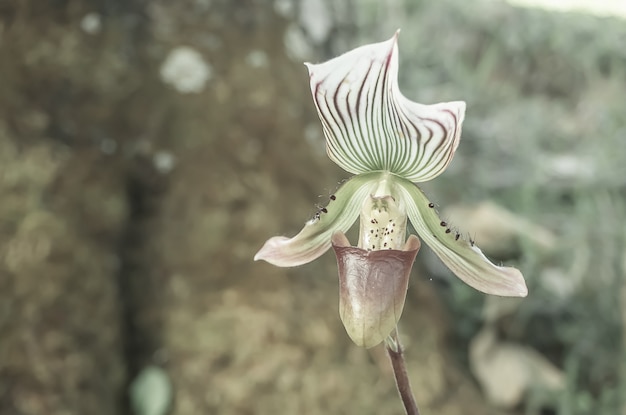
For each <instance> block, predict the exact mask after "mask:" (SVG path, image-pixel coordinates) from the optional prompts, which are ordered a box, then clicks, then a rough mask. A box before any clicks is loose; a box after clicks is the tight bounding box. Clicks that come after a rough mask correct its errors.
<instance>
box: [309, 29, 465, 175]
mask: <svg viewBox="0 0 626 415" xmlns="http://www.w3.org/2000/svg"><path fill="white" fill-rule="evenodd" d="M306 65H307V67H308V69H309V74H310V78H311V79H310V81H311V92H312V94H313V100H314V101H315V105H316V107H317V111H318V114H319V117H320V120H321V121H322V127H323V130H324V135H325V136H326V150H327V152H328V156H329V157H330V158H331V159H332V160H333V161H334V162H335V163H337V164H338V165H339V166H340V167H341V168H343V169H345V170H347V171H349V172H351V173H357V174H358V173H364V172H369V171H379V170H385V171H390V172H392V173H395V174H397V175H398V176H401V177H404V178H406V179H408V180H410V181H412V182H422V181H426V180H430V179H433V178H434V177H436V176H438V175H439V174H441V173H442V172H443V171H444V170H445V168H446V167H447V166H448V164H449V163H450V161H451V160H452V156H453V155H454V152H455V150H456V148H457V146H458V143H459V139H460V137H461V124H462V122H463V119H464V116H465V103H464V102H461V101H455V102H446V103H440V104H435V105H422V104H418V103H416V102H412V101H410V100H409V99H407V98H405V97H404V96H403V95H402V93H401V92H400V90H399V88H398V47H397V33H396V34H395V35H394V36H393V37H392V38H391V39H389V40H388V41H386V42H381V43H375V44H371V45H366V46H362V47H359V48H357V49H354V50H352V51H350V52H348V53H346V54H344V55H341V56H339V57H337V58H334V59H331V60H330V61H328V62H325V63H322V64H318V65H313V64H306Z"/></svg>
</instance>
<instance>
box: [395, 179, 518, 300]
mask: <svg viewBox="0 0 626 415" xmlns="http://www.w3.org/2000/svg"><path fill="white" fill-rule="evenodd" d="M397 183H398V184H399V186H398V187H399V190H400V191H401V193H402V198H403V200H404V202H405V203H406V211H407V215H408V216H409V220H410V221H411V223H412V224H413V227H414V228H415V230H416V231H417V233H418V234H419V236H420V237H421V238H422V240H423V241H424V242H425V243H426V244H427V245H428V246H429V247H430V248H431V249H432V250H433V252H435V254H437V256H438V257H439V258H440V259H441V261H442V262H443V263H444V264H446V266H447V267H448V268H450V270H452V272H454V274H456V276H457V277H459V278H460V279H461V280H463V281H464V282H465V283H466V284H468V285H469V286H471V287H473V288H475V289H477V290H479V291H482V292H484V293H487V294H494V295H501V296H506V297H525V296H526V295H527V294H528V288H526V282H525V281H524V277H523V276H522V273H521V272H519V270H517V269H515V268H510V267H499V266H496V265H494V264H493V263H491V262H490V261H489V259H487V257H485V255H483V253H482V251H481V250H480V249H478V247H476V246H475V245H474V243H473V242H472V241H467V240H465V238H462V237H460V236H459V237H457V233H456V232H455V231H452V230H450V231H449V232H446V231H447V230H448V229H450V228H449V227H448V225H447V224H446V223H445V222H442V221H441V219H440V218H439V216H437V212H435V209H434V208H432V207H430V206H432V204H430V202H429V201H428V199H427V198H426V196H425V195H424V193H423V192H422V191H421V190H420V189H419V188H418V187H417V186H416V185H415V184H413V183H410V182H408V181H406V180H402V179H398V182H397Z"/></svg>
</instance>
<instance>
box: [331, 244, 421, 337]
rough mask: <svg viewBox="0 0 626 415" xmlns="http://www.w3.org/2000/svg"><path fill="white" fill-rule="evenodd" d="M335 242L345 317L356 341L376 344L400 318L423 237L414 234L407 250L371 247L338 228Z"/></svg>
mask: <svg viewBox="0 0 626 415" xmlns="http://www.w3.org/2000/svg"><path fill="white" fill-rule="evenodd" d="M332 244H333V249H334V251H335V255H336V256H337V266H338V269H339V314H340V316H341V320H342V322H343V324H344V327H345V328H346V331H347V332H348V335H349V336H350V338H351V339H352V341H354V343H356V344H357V345H359V346H363V347H368V348H369V347H373V346H375V345H377V344H379V343H380V342H382V341H383V340H384V339H385V338H386V337H387V335H389V333H390V332H391V330H393V329H394V327H395V326H396V324H397V323H398V320H399V319H400V315H401V314H402V309H403V308H404V301H405V298H406V292H407V287H408V283H409V276H410V274H411V268H412V266H413V261H414V260H415V256H416V255H417V252H418V251H419V248H420V241H419V239H418V238H417V237H416V236H415V235H411V236H409V238H408V240H407V241H406V243H405V245H404V248H403V250H396V249H387V250H378V251H368V250H365V249H362V248H357V247H353V246H350V243H349V241H348V239H347V238H346V236H345V235H344V234H343V233H341V232H336V233H335V234H333V237H332Z"/></svg>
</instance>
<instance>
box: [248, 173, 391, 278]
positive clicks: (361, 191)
mask: <svg viewBox="0 0 626 415" xmlns="http://www.w3.org/2000/svg"><path fill="white" fill-rule="evenodd" d="M380 177H381V173H370V174H360V175H357V176H354V177H353V178H351V179H350V180H348V181H347V182H345V183H344V184H343V185H342V186H341V187H340V188H339V189H338V190H337V192H336V193H335V194H334V200H332V199H331V201H330V202H329V204H328V206H326V207H325V208H324V210H326V212H324V210H321V211H320V212H319V218H317V217H316V218H313V219H311V220H310V221H308V222H307V223H306V224H305V225H304V228H303V229H302V230H301V231H300V233H299V234H297V235H296V236H294V237H293V238H287V237H284V236H275V237H273V238H270V239H268V240H267V242H265V245H263V247H262V248H261V249H260V250H259V252H257V254H256V255H255V256H254V260H255V261H258V260H260V259H262V260H264V261H267V262H269V263H270V264H273V265H276V266H279V267H294V266H297V265H302V264H306V263H308V262H311V261H313V260H314V259H317V258H319V257H320V256H321V255H322V254H323V253H324V252H326V251H327V250H328V248H330V245H331V243H330V238H331V236H332V234H333V233H334V232H335V231H342V232H346V231H347V230H348V229H350V227H351V226H352V225H353V224H354V221H355V220H356V219H357V217H358V216H359V213H360V212H361V207H362V206H363V202H364V201H365V199H366V198H367V197H368V196H369V195H370V194H371V193H372V192H373V191H374V190H375V189H376V186H377V183H378V180H379V178H380Z"/></svg>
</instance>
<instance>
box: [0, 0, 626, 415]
mask: <svg viewBox="0 0 626 415" xmlns="http://www.w3.org/2000/svg"><path fill="white" fill-rule="evenodd" d="M516 3H520V2H519V1H516ZM534 3H541V2H538V1H535V2H534ZM551 3H555V2H551ZM557 3H558V2H557ZM589 3H590V4H591V3H593V4H596V5H597V4H599V3H600V2H589ZM617 3H618V2H614V4H617ZM397 28H401V29H402V32H401V35H400V40H399V49H400V86H401V89H402V90H403V92H404V94H405V95H406V96H407V97H409V98H411V99H413V100H416V101H419V102H422V103H435V102H440V101H447V100H459V99H461V100H465V101H467V105H468V110H467V115H466V121H465V124H464V132H463V137H462V139H461V145H460V147H459V150H458V151H457V154H456V156H455V159H454V161H453V163H452V165H451V166H450V168H449V169H448V170H447V171H446V172H445V173H444V174H443V175H442V176H440V177H439V178H437V180H435V181H433V182H432V183H426V184H425V185H424V186H423V188H424V190H425V191H426V192H427V194H428V195H429V197H430V198H431V200H433V201H435V202H436V203H437V204H438V206H439V211H440V213H441V214H442V217H443V218H444V219H445V220H447V221H448V222H450V223H452V224H453V225H454V226H455V227H456V228H458V229H459V230H460V231H462V232H464V233H466V234H467V235H471V237H472V238H473V239H474V240H476V242H477V244H478V246H480V247H481V248H482V249H483V251H484V252H485V253H486V254H487V255H488V256H490V257H491V258H492V259H493V260H494V261H495V262H497V263H505V264H507V265H512V266H516V267H518V268H520V269H521V270H522V272H523V273H524V275H525V277H526V279H527V282H528V286H529V289H530V295H529V296H528V297H527V298H525V299H513V300H511V299H508V300H506V299H500V298H494V297H488V296H485V295H483V294H481V293H478V292H476V291H473V290H472V289H470V288H469V287H467V286H465V285H464V284H463V283H462V282H460V281H459V280H457V279H456V278H455V277H453V276H452V275H451V274H450V272H449V271H448V270H447V269H446V268H445V267H443V266H442V265H441V264H440V263H439V262H438V260H437V259H436V258H435V257H434V256H433V255H431V254H430V253H429V252H428V250H427V249H426V248H423V249H422V251H421V252H420V253H419V255H418V259H417V262H416V266H415V267H414V271H413V275H412V278H411V285H410V288H409V294H408V297H407V304H406V307H405V310H404V314H403V317H402V319H401V321H400V332H401V335H402V337H403V341H404V343H405V347H406V358H407V360H408V367H409V371H410V375H411V382H412V384H413V387H414V390H415V394H416V397H417V400H418V403H419V404H420V406H421V409H422V412H423V413H424V414H439V415H455V414H458V415H461V414H494V415H522V414H524V415H531V414H532V415H539V414H541V415H557V414H558V415H583V414H598V415H615V414H626V404H625V402H624V396H626V395H625V389H626V350H625V347H624V338H623V336H624V325H625V322H626V286H625V280H624V276H625V274H626V200H625V198H626V98H625V97H626V95H625V90H626V24H625V21H624V20H623V18H622V17H619V16H618V15H617V14H612V13H611V12H610V11H606V10H604V11H601V12H599V13H598V12H595V13H589V12H588V11H583V10H576V11H563V10H559V11H555V10H554V9H541V8H536V7H523V6H520V5H518V4H515V5H512V4H508V3H506V2H503V1H497V0H492V1H487V0H477V1H474V2H466V1H463V0H441V1H436V2H435V1H426V0H387V1H383V2H378V1H374V0H362V1H357V0H340V1H330V0H241V1H227V0H178V1H171V0H128V1H127V0H54V1H39V0H0V414H2V415H14V414H15V415H17V414H33V415H44V414H45V415H61V414H63V415H73V414H81V415H83V414H89V415H108V414H122V415H131V414H134V415H165V414H175V415H192V414H235V415H246V414H311V415H317V414H395V413H397V414H399V413H402V407H401V404H400V401H399V399H398V397H397V394H396V391H395V387H394V381H393V375H392V373H391V370H390V367H389V363H388V361H387V357H386V356H385V353H384V350H383V349H381V348H380V347H378V348H373V349H371V350H365V349H360V348H358V347H356V346H354V345H353V344H352V343H351V342H350V341H349V339H348V337H347V335H346V333H345V332H344V329H343V327H342V325H341V323H340V320H339V315H338V289H337V277H336V264H335V258H334V256H333V255H332V254H326V255H324V256H323V257H322V258H321V259H320V260H318V261H315V262H314V263H312V264H309V265H305V266H302V267H298V268H293V269H281V268H275V267H272V266H271V265H269V264H266V263H255V262H253V261H252V257H253V255H254V253H255V252H256V251H257V250H258V249H259V248H260V247H261V245H262V244H263V242H264V241H265V240H266V239H267V238H269V237H270V236H273V235H279V234H284V235H293V234H295V233H296V232H298V231H299V229H300V228H301V226H302V224H303V223H304V222H305V221H306V220H308V219H310V218H311V217H312V216H313V215H314V213H315V212H316V211H317V207H316V205H318V204H321V205H324V204H326V202H327V200H328V196H329V195H330V194H332V193H333V191H334V190H335V189H336V188H337V186H338V184H339V182H340V181H341V180H343V179H345V178H347V177H349V175H348V174H347V173H345V172H343V171H341V170H340V169H339V168H338V167H336V166H335V165H334V164H333V163H332V162H331V161H330V160H329V159H328V158H327V157H326V155H325V150H324V142H323V137H322V134H321V128H320V124H319V122H318V120H317V115H316V113H315V109H314V106H313V103H312V100H311V97H310V92H309V89H308V88H309V86H308V76H307V72H306V69H305V67H304V66H303V65H302V62H303V61H312V62H319V61H323V60H326V59H329V58H331V57H333V56H335V55H337V54H340V53H343V52H345V51H347V50H349V49H351V48H353V47H355V46H359V45H362V44H365V43H373V42H378V41H382V40H385V39H388V38H389V37H390V36H391V35H392V34H393V33H394V31H395V30H396V29H397Z"/></svg>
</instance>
